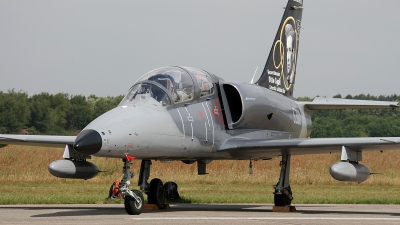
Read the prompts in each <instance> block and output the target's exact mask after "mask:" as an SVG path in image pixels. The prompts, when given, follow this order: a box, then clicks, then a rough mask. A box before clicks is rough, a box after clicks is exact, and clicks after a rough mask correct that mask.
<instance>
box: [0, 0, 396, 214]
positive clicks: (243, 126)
mask: <svg viewBox="0 0 400 225" xmlns="http://www.w3.org/2000/svg"><path fill="white" fill-rule="evenodd" d="M302 11H303V0H289V1H288V3H287V6H286V7H285V11H284V14H283V18H282V21H281V23H280V25H279V28H278V31H277V33H276V36H275V40H274V42H273V44H272V47H271V50H270V53H269V56H268V59H267V62H266V64H265V67H264V70H263V72H262V75H261V76H260V77H259V79H258V80H257V81H256V82H254V83H243V82H230V81H226V80H223V79H222V78H220V77H218V76H216V75H214V74H212V73H210V72H207V71H205V70H202V69H195V68H191V67H182V66H169V67H162V68H158V69H155V70H152V71H150V72H148V73H146V74H144V75H143V76H142V77H141V78H140V79H139V80H138V81H137V82H136V83H135V84H134V85H133V86H132V87H131V88H130V89H129V91H128V93H127V95H126V96H125V97H124V99H123V100H122V101H121V103H120V104H119V105H118V106H117V107H116V108H114V109H112V110H110V111H108V112H106V113H104V114H103V115H101V116H100V117H98V118H97V119H95V120H94V121H92V122H91V123H90V124H89V125H87V126H86V127H85V128H84V129H83V130H82V131H81V132H80V133H79V134H78V135H77V136H45V135H0V144H1V145H7V144H16V145H18V144H19V145H38V146H57V147H65V151H64V155H63V158H64V160H57V161H55V162H52V163H51V164H50V165H49V171H50V172H51V173H52V174H53V175H55V176H57V177H62V178H74V179H89V178H92V177H94V176H96V175H97V173H98V172H99V169H98V168H97V166H96V165H94V164H93V163H90V162H88V161H87V159H89V158H90V156H98V157H112V158H121V159H122V160H123V163H124V170H123V171H124V175H123V179H122V180H121V182H120V184H119V192H120V194H121V195H122V197H123V199H124V202H125V210H126V212H127V213H128V214H140V213H141V212H142V209H143V205H144V198H143V194H142V192H144V193H146V194H147V195H148V202H149V203H151V204H157V205H158V206H159V207H163V206H164V204H165V190H164V185H163V182H162V181H161V180H160V179H158V178H155V179H152V180H151V181H150V182H148V179H149V176H150V168H151V161H152V160H160V161H173V160H180V161H182V162H183V163H186V164H191V163H197V165H198V174H206V165H207V164H208V163H209V162H210V161H212V160H250V162H251V160H261V159H271V158H275V157H281V158H282V160H281V164H280V167H281V172H280V176H279V181H278V183H277V185H276V187H275V191H274V203H275V206H289V205H291V202H292V199H293V197H292V190H291V188H290V183H289V170H290V157H291V156H292V155H301V154H319V153H329V152H342V156H341V161H340V162H338V163H336V164H334V165H333V166H332V167H331V169H330V173H331V175H332V176H333V177H334V178H335V179H337V180H339V181H353V182H363V181H365V180H366V179H368V177H369V175H370V171H369V169H368V168H367V167H366V166H364V165H362V164H359V161H361V159H362V152H363V151H370V150H391V149H399V148H400V145H399V143H400V138H393V137H380V138H379V137H376V138H375V137H374V138H309V136H310V133H311V113H312V111H313V110H321V109H363V108H374V109H378V108H379V109H380V108H382V109H388V108H397V107H398V105H397V102H381V101H362V100H345V99H329V98H316V99H314V100H313V101H312V102H298V101H296V100H295V99H294V98H293V88H294V86H295V78H296V64H297V55H298V49H299V35H300V29H301V16H302ZM132 159H137V160H141V168H140V174H139V181H138V186H139V188H140V191H139V190H131V189H130V179H131V178H132V177H133V173H131V172H130V161H131V160H132Z"/></svg>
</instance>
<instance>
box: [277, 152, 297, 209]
mask: <svg viewBox="0 0 400 225" xmlns="http://www.w3.org/2000/svg"><path fill="white" fill-rule="evenodd" d="M280 166H281V174H280V176H279V181H278V183H277V184H276V187H275V191H274V203H275V206H290V204H291V203H292V200H293V196H292V190H291V188H290V184H289V172H290V154H288V153H283V154H282V161H281V163H280Z"/></svg>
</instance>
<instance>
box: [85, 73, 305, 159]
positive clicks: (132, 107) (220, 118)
mask: <svg viewBox="0 0 400 225" xmlns="http://www.w3.org/2000/svg"><path fill="white" fill-rule="evenodd" d="M149 73H150V74H145V75H144V76H143V77H142V78H141V79H139V81H138V82H137V83H136V84H135V85H133V87H132V88H131V89H130V91H129V93H128V94H127V95H126V97H125V98H124V99H123V100H122V102H121V103H120V104H119V105H118V106H117V107H116V108H114V109H112V110H110V111H108V112H106V113H105V114H103V115H101V116H100V117H98V118H97V119H95V120H94V121H93V122H91V123H90V124H89V125H88V126H87V127H86V128H85V129H84V130H94V131H96V132H98V133H99V134H100V136H101V139H102V145H101V149H100V150H99V151H98V152H97V153H95V154H93V155H95V156H101V157H116V158H121V157H124V156H126V155H130V156H134V157H136V158H138V159H158V160H187V161H190V160H197V159H209V160H213V159H236V158H237V156H233V155H230V154H228V153H224V152H218V149H219V147H220V146H221V144H222V143H224V141H226V140H228V139H232V138H238V139H288V138H305V137H308V136H309V134H310V132H311V119H310V113H309V112H307V111H305V110H304V107H302V106H301V104H298V103H297V102H296V101H294V100H292V99H290V98H288V97H285V96H283V95H281V94H279V93H276V92H274V91H271V90H268V89H267V88H264V87H261V86H258V85H254V84H246V83H241V82H226V81H224V80H222V79H220V78H218V77H217V76H215V75H213V74H210V73H208V72H206V71H203V70H197V69H193V68H187V67H167V68H160V69H157V70H154V71H151V72H149ZM177 74H179V75H180V77H179V76H177ZM183 76H186V78H184V77H183ZM191 82H192V83H191ZM78 138H79V136H78ZM269 157H270V156H268V155H263V156H260V155H246V156H245V158H242V156H241V157H240V158H237V159H258V158H269Z"/></svg>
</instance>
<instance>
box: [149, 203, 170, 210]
mask: <svg viewBox="0 0 400 225" xmlns="http://www.w3.org/2000/svg"><path fill="white" fill-rule="evenodd" d="M143 209H144V210H159V209H160V208H159V207H158V205H156V204H145V205H144V206H143ZM161 209H170V207H169V204H164V207H162V208H161Z"/></svg>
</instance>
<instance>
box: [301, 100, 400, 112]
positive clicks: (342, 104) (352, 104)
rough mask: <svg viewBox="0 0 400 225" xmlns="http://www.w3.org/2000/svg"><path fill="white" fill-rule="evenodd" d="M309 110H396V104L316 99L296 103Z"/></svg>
mask: <svg viewBox="0 0 400 225" xmlns="http://www.w3.org/2000/svg"><path fill="white" fill-rule="evenodd" d="M297 104H299V105H304V107H305V108H307V109H309V110H321V109H390V108H398V107H400V106H399V105H398V102H387V101H370V100H354V99H341V98H321V97H316V98H315V99H314V100H313V101H312V102H297Z"/></svg>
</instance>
